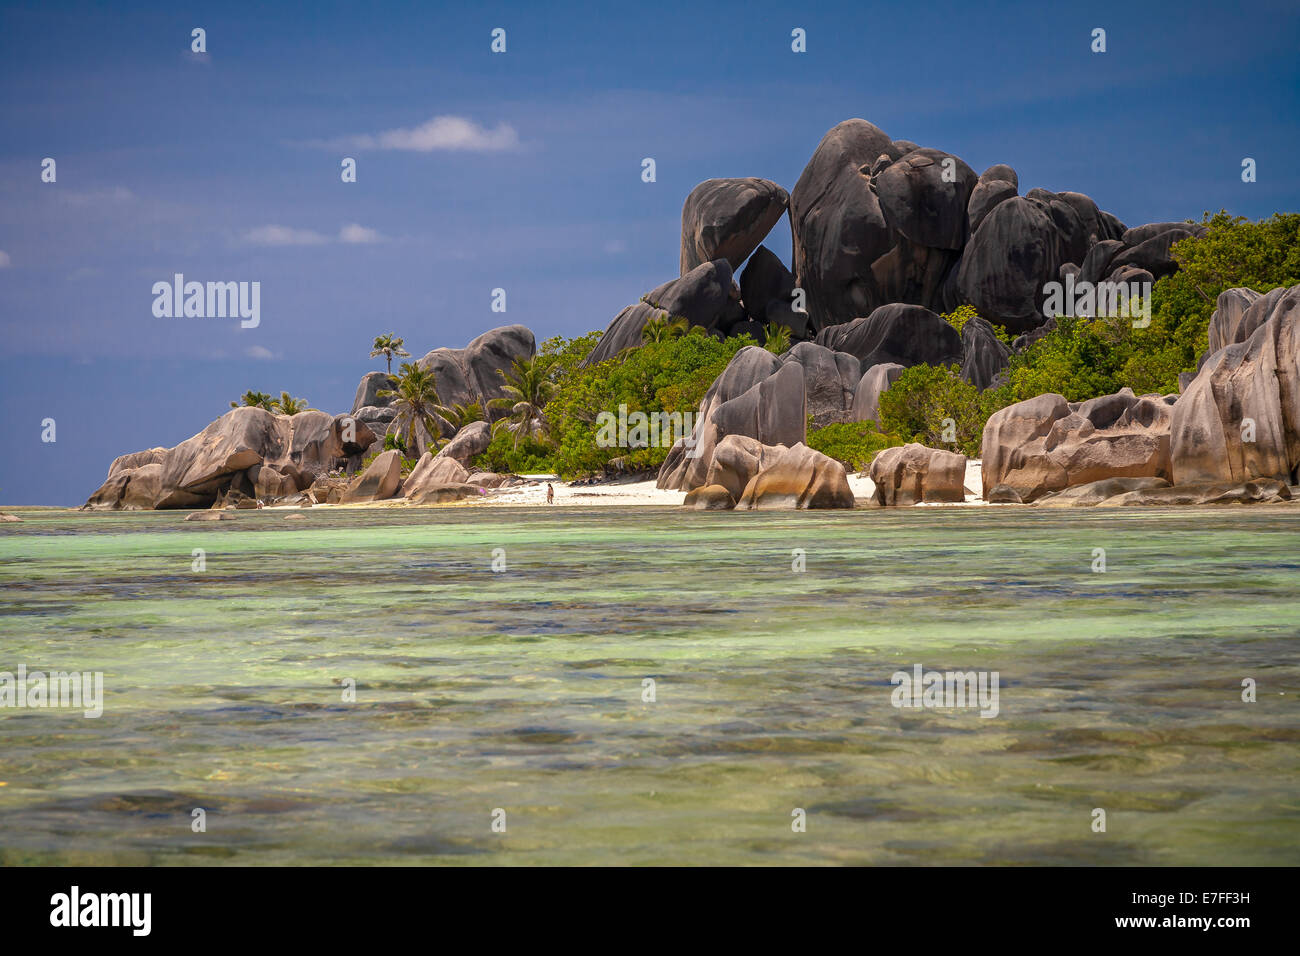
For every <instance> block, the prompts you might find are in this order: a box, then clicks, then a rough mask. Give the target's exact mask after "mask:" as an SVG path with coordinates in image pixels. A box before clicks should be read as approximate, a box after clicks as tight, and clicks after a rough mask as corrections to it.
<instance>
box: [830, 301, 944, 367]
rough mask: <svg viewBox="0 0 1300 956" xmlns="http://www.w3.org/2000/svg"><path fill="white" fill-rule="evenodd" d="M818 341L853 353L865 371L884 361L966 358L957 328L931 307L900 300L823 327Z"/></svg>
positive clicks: (907, 363) (907, 364)
mask: <svg viewBox="0 0 1300 956" xmlns="http://www.w3.org/2000/svg"><path fill="white" fill-rule="evenodd" d="M816 342H817V344H818V345H822V346H825V347H826V348H829V349H833V350H835V351H837V352H847V353H849V354H850V355H853V356H854V357H856V358H857V359H858V361H859V362H860V364H861V369H862V371H864V372H865V371H866V370H868V369H870V368H871V367H872V366H873V365H880V364H882V363H893V364H896V365H902V366H903V367H904V368H910V367H911V366H913V365H921V364H926V365H952V364H959V363H960V362H961V361H962V346H961V336H959V335H958V334H957V330H956V329H954V328H953V327H952V326H951V325H949V324H948V323H947V322H945V321H944V320H943V319H941V318H939V316H937V315H935V313H933V312H931V311H930V310H929V309H927V308H924V307H922V306H919V305H905V304H903V303H898V302H895V303H892V304H890V305H882V306H881V307H880V308H878V309H875V310H874V311H872V312H871V314H870V315H867V316H865V317H862V318H857V319H854V320H852V321H851V322H846V323H843V324H841V325H833V326H831V327H830V328H827V329H823V330H822V331H821V332H819V333H818V334H817V338H816Z"/></svg>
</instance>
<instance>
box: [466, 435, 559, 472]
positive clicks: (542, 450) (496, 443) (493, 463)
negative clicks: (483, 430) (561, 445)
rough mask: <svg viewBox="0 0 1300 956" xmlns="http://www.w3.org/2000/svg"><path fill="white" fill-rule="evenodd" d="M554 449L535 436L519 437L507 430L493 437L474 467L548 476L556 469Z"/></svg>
mask: <svg viewBox="0 0 1300 956" xmlns="http://www.w3.org/2000/svg"><path fill="white" fill-rule="evenodd" d="M554 451H555V449H554V448H552V447H551V446H550V445H549V444H546V443H544V442H541V441H538V440H536V439H534V438H520V439H519V441H518V442H516V441H515V436H514V435H513V434H511V433H510V432H507V431H498V432H496V433H495V434H493V436H492V443H491V444H489V445H488V447H487V451H485V452H483V453H482V454H481V455H479V456H478V457H476V458H475V459H474V462H473V464H474V467H475V468H477V469H481V470H483V471H495V472H497V473H498V474H503V475H549V474H551V473H553V472H554V471H555V466H554V463H553V462H552V461H551V456H552V454H553V453H554Z"/></svg>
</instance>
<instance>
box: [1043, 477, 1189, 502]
mask: <svg viewBox="0 0 1300 956" xmlns="http://www.w3.org/2000/svg"><path fill="white" fill-rule="evenodd" d="M1168 487H1169V482H1168V481H1166V480H1165V479H1163V478H1103V479H1102V480H1100V481H1089V482H1087V483H1085V484H1082V485H1071V486H1070V487H1069V488H1066V489H1065V490H1064V491H1058V492H1056V493H1054V494H1050V495H1047V496H1046V497H1043V498H1039V499H1038V500H1037V501H1035V502H1034V506H1035V507H1037V508H1086V507H1091V506H1093V505H1099V504H1101V503H1102V502H1103V501H1107V500H1109V499H1111V498H1115V497H1118V496H1119V495H1125V494H1128V493H1129V492H1133V491H1148V490H1151V489H1153V488H1168Z"/></svg>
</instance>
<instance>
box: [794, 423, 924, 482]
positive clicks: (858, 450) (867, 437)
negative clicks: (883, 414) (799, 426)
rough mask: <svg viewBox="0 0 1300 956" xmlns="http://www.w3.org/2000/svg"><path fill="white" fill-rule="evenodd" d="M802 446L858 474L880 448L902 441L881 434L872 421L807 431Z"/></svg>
mask: <svg viewBox="0 0 1300 956" xmlns="http://www.w3.org/2000/svg"><path fill="white" fill-rule="evenodd" d="M806 444H807V445H808V447H809V448H812V449H814V450H815V451H819V452H821V453H822V454H823V455H826V456H827V457H829V458H834V459H835V460H836V461H838V462H839V463H840V464H842V465H843V466H844V467H845V468H847V469H849V471H862V470H863V469H864V468H866V467H867V466H868V465H870V464H871V459H873V458H875V457H876V453H877V452H879V451H880V450H881V449H882V448H889V447H891V446H894V445H901V444H903V440H902V439H901V438H899V437H898V436H897V435H887V434H883V433H882V432H881V431H880V429H879V428H877V427H876V423H875V422H840V423H836V424H834V425H827V426H826V427H825V428H817V429H813V430H810V431H809V432H808V440H807V442H806Z"/></svg>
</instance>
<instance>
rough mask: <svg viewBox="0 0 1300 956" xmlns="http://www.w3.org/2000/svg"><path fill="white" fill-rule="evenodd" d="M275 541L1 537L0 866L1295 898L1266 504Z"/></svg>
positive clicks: (313, 523) (352, 514) (1282, 586)
mask: <svg viewBox="0 0 1300 956" xmlns="http://www.w3.org/2000/svg"><path fill="white" fill-rule="evenodd" d="M285 513H286V512H283V511H274V510H265V511H261V512H241V513H239V514H238V516H237V518H236V519H235V520H233V521H223V522H213V523H206V522H185V521H184V520H182V519H183V518H184V513H181V512H171V513H135V514H79V513H69V512H59V511H40V512H24V513H23V516H24V519H25V520H24V522H23V523H21V524H5V525H0V671H11V672H12V671H15V670H16V669H17V667H18V665H19V664H25V665H26V666H27V667H28V668H29V669H30V670H35V669H46V670H49V669H62V670H81V671H95V670H99V671H103V672H104V681H105V711H104V715H103V716H102V717H101V718H99V719H97V720H95V719H86V718H84V717H82V716H81V714H80V713H79V712H73V711H67V710H28V709H24V710H18V709H0V863H4V864H9V865H13V864H30V863H54V864H64V863H67V864H185V863H192V864H208V865H211V864H222V863H234V864H282V863H288V864H292V863H304V864H333V863H340V864H368V863H382V864H405V863H411V864H418V863H446V864H458V865H463V864H472V865H473V864H489V865H491V864H602V863H619V864H669V863H683V864H845V863H852V864H937V863H958V864H1033V863H1045V864H1119V865H1130V864H1132V865H1137V864H1154V865H1164V864H1171V865H1172V864H1272V865H1279V864H1286V865H1295V864H1297V863H1300V786H1298V783H1300V774H1298V771H1300V747H1297V744H1298V743H1300V709H1298V707H1297V705H1298V704H1300V642H1298V640H1297V638H1298V635H1300V600H1298V598H1300V548H1298V547H1297V545H1298V544H1300V506H1297V507H1289V506H1288V507H1276V508H1256V509H1249V508H1239V509H1183V510H1143V509H1133V510H1123V511H1120V510H1101V509H1097V510H1080V511H1069V512H1062V511H1036V510H1032V509H1017V508H997V509H975V508H967V509H935V508H912V509H905V510H898V511H892V510H891V511H878V510H859V511H854V512H824V513H800V514H789V513H786V514H779V513H744V514H736V513H721V514H712V513H694V512H685V511H677V510H675V509H630V508H628V509H624V508H590V509H559V508H557V509H553V510H549V511H543V510H529V511H522V510H518V509H503V508H497V509H494V508H483V507H477V506H476V507H452V508H444V509H412V510H399V509H384V510H354V511H342V510H326V509H319V510H316V511H307V512H303V518H302V520H292V521H291V520H286V519H285V517H284V516H285ZM196 548H199V549H203V550H204V551H205V552H206V555H205V560H206V570H204V571H201V572H196V571H193V570H192V563H193V561H194V558H193V554H192V552H193V549H196ZM498 548H501V549H504V556H505V561H506V570H505V571H503V572H500V573H497V572H494V571H493V570H492V562H493V551H494V549H498ZM1095 548H1104V549H1105V553H1106V566H1107V570H1106V571H1105V572H1104V573H1096V572H1094V571H1092V565H1093V563H1094V549H1095ZM794 549H804V551H805V552H806V559H805V560H806V570H805V571H803V572H802V573H799V572H795V571H792V567H791V566H792V552H793V551H794ZM917 663H919V664H922V665H923V666H924V667H925V668H926V669H935V670H987V671H994V670H995V671H998V672H999V676H1000V700H999V705H1000V713H999V714H998V716H997V717H996V718H992V719H983V718H981V717H980V716H979V715H978V712H977V711H975V710H969V709H967V710H935V709H924V710H918V709H908V710H904V709H897V708H895V707H894V706H892V704H891V694H892V691H893V685H892V684H891V682H890V677H891V675H892V674H893V673H894V672H895V671H897V670H908V671H910V670H911V668H912V667H913V665H914V664H917ZM646 678H650V679H653V680H654V681H655V698H656V699H655V701H654V702H645V701H643V699H642V694H643V681H644V680H645V679H646ZM1246 678H1251V679H1253V680H1255V681H1256V682H1257V687H1258V690H1257V695H1258V699H1257V701H1256V702H1254V703H1246V702H1243V701H1242V699H1241V696H1242V681H1243V679H1246ZM349 680H353V681H355V683H356V702H355V703H349V702H345V701H344V699H343V698H344V690H345V687H346V686H347V682H348V681H349ZM195 808H203V809H204V810H205V811H206V813H207V830H206V832H203V833H195V832H193V831H192V828H191V820H192V816H191V813H192V811H193V810H194V809H195ZM796 808H798V809H802V810H804V811H805V813H806V819H807V825H806V832H802V833H796V832H793V830H792V827H791V821H792V812H793V811H794V810H795V809H796ZM1095 808H1101V809H1104V810H1105V811H1106V832H1104V833H1097V832H1093V829H1092V824H1093V820H1094V815H1093V811H1094V809H1095ZM496 809H501V810H503V811H505V818H504V819H505V832H494V831H493V828H492V823H493V811H494V810H496Z"/></svg>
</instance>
